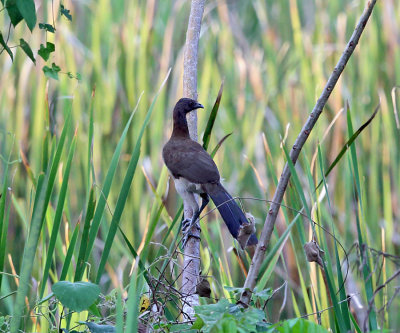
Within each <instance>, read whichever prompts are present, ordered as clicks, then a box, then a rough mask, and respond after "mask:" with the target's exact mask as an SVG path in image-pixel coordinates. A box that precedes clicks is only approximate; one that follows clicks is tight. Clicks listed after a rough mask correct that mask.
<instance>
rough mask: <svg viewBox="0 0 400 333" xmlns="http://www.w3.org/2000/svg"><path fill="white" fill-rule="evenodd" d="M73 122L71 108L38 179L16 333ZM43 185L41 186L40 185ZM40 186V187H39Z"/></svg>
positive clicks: (18, 298) (13, 330)
mask: <svg viewBox="0 0 400 333" xmlns="http://www.w3.org/2000/svg"><path fill="white" fill-rule="evenodd" d="M70 123H71V110H69V112H68V115H67V118H66V120H65V125H64V128H63V130H62V133H61V136H60V141H59V143H58V145H57V149H56V152H55V155H54V158H53V161H52V165H51V168H50V170H48V171H47V172H46V176H45V177H43V179H44V180H43V181H41V180H40V178H42V177H40V178H39V181H38V189H37V191H36V196H35V205H34V208H33V211H32V219H31V225H30V229H29V233H28V240H27V242H26V244H25V246H24V253H23V256H22V263H21V272H20V280H19V287H18V291H17V296H16V300H15V304H14V313H13V317H12V319H11V325H10V332H11V333H16V332H17V331H18V329H19V326H20V322H21V318H22V316H23V313H24V309H25V297H26V296H27V295H28V292H29V281H30V279H31V274H32V269H33V264H34V261H35V255H36V249H37V246H38V241H39V236H40V233H41V230H42V226H43V221H44V219H45V215H46V210H47V206H48V204H49V201H50V196H51V192H52V190H53V185H54V181H55V177H56V173H57V170H58V165H59V162H60V158H61V153H62V150H63V148H64V144H65V139H66V136H67V133H68V130H69V128H70ZM39 185H41V186H39ZM39 187H40V189H39Z"/></svg>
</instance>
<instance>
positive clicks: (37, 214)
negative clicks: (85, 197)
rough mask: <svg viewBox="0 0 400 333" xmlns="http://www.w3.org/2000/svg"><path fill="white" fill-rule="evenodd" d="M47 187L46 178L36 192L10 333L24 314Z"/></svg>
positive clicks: (15, 329)
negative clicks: (36, 198)
mask: <svg viewBox="0 0 400 333" xmlns="http://www.w3.org/2000/svg"><path fill="white" fill-rule="evenodd" d="M47 187H48V178H47V177H46V179H45V180H44V181H43V186H41V187H40V192H36V196H37V197H38V200H37V201H36V206H35V210H34V211H33V212H32V220H31V225H30V230H29V236H28V240H27V242H26V244H25V247H24V254H23V257H22V264H21V272H20V279H19V287H18V291H17V296H16V300H15V303H14V311H13V316H12V319H11V325H10V332H11V333H17V332H18V330H19V326H20V322H21V319H22V316H23V314H24V309H25V297H26V296H27V295H28V292H29V283H30V280H31V273H32V268H33V263H34V261H35V255H36V249H37V244H38V240H39V236H40V231H41V229H42V221H43V216H44V211H45V201H46V192H47Z"/></svg>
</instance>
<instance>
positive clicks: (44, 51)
mask: <svg viewBox="0 0 400 333" xmlns="http://www.w3.org/2000/svg"><path fill="white" fill-rule="evenodd" d="M54 51H55V46H54V44H53V43H50V42H47V43H46V47H44V45H43V44H40V49H39V51H38V54H39V55H40V56H41V57H42V58H43V59H44V60H45V61H47V60H49V57H50V53H52V52H54Z"/></svg>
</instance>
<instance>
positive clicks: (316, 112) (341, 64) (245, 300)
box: [240, 0, 376, 306]
mask: <svg viewBox="0 0 400 333" xmlns="http://www.w3.org/2000/svg"><path fill="white" fill-rule="evenodd" d="M375 4H376V0H372V1H368V4H367V7H366V9H365V10H364V13H363V14H362V16H361V18H360V20H359V21H358V23H357V26H356V29H355V30H354V32H353V35H352V36H351V38H350V40H349V42H348V43H347V45H346V48H345V50H344V52H343V54H342V56H341V57H340V59H339V61H338V63H337V65H336V67H335V68H334V70H333V72H332V74H331V76H330V77H329V79H328V82H327V83H326V85H325V88H324V90H323V91H322V94H321V96H320V97H319V99H318V101H317V103H316V104H315V106H314V109H313V110H312V112H311V114H310V115H309V117H308V119H307V122H306V123H305V124H304V126H303V128H302V130H301V132H300V134H299V136H298V137H297V139H296V141H295V143H294V145H293V147H292V150H291V151H290V158H291V160H292V162H293V164H296V161H297V159H298V157H299V155H300V151H301V149H302V148H303V146H304V144H305V142H306V140H307V138H308V136H309V135H310V132H311V130H312V129H313V127H314V125H315V123H316V122H317V120H318V118H319V116H320V115H321V113H322V111H323V109H324V107H325V104H326V102H327V101H328V98H329V96H330V95H331V93H332V90H333V89H334V87H335V85H336V83H337V81H338V79H339V77H340V75H341V74H342V72H343V70H344V68H345V66H346V64H347V62H348V60H349V59H350V56H351V55H352V54H353V51H354V49H355V47H356V45H357V44H358V41H359V39H360V37H361V34H362V32H363V31H364V28H365V26H366V24H367V21H368V19H369V17H370V16H371V13H372V9H373V8H374V6H375ZM290 175H291V173H290V169H289V165H288V163H286V165H285V167H284V169H283V172H282V175H281V178H280V179H279V183H278V186H277V188H276V191H275V194H274V197H273V199H272V202H273V203H272V204H271V208H270V209H269V211H268V215H267V218H266V219H265V223H264V228H263V230H262V233H261V237H260V240H259V243H258V245H257V248H256V252H255V254H254V257H253V260H252V262H251V266H250V270H249V274H248V276H247V278H246V281H245V284H244V291H243V292H242V294H241V297H240V303H241V304H242V305H244V306H247V305H248V304H249V302H250V298H251V294H252V292H253V289H254V287H255V285H256V281H257V277H258V274H259V271H260V267H261V263H262V261H263V260H264V256H265V252H266V250H267V248H268V244H269V242H270V239H271V234H272V231H273V230H274V226H275V221H276V217H277V215H278V211H279V207H280V204H281V202H282V199H283V195H284V194H285V191H286V187H287V185H288V183H289V179H290Z"/></svg>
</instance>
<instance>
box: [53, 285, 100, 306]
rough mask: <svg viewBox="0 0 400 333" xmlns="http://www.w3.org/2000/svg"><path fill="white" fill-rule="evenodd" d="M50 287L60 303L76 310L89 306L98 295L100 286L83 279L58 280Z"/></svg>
mask: <svg viewBox="0 0 400 333" xmlns="http://www.w3.org/2000/svg"><path fill="white" fill-rule="evenodd" d="M51 289H52V290H53V293H54V295H56V297H57V298H58V300H59V301H60V302H61V304H62V305H64V306H65V307H67V308H68V309H70V310H73V311H77V312H81V311H83V310H86V309H87V308H89V307H90V306H91V305H92V304H93V303H94V302H95V301H96V299H97V297H99V295H100V287H99V286H98V285H97V284H94V283H90V282H83V281H80V282H69V281H60V282H57V283H55V284H54V285H53V287H52V288H51Z"/></svg>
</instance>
